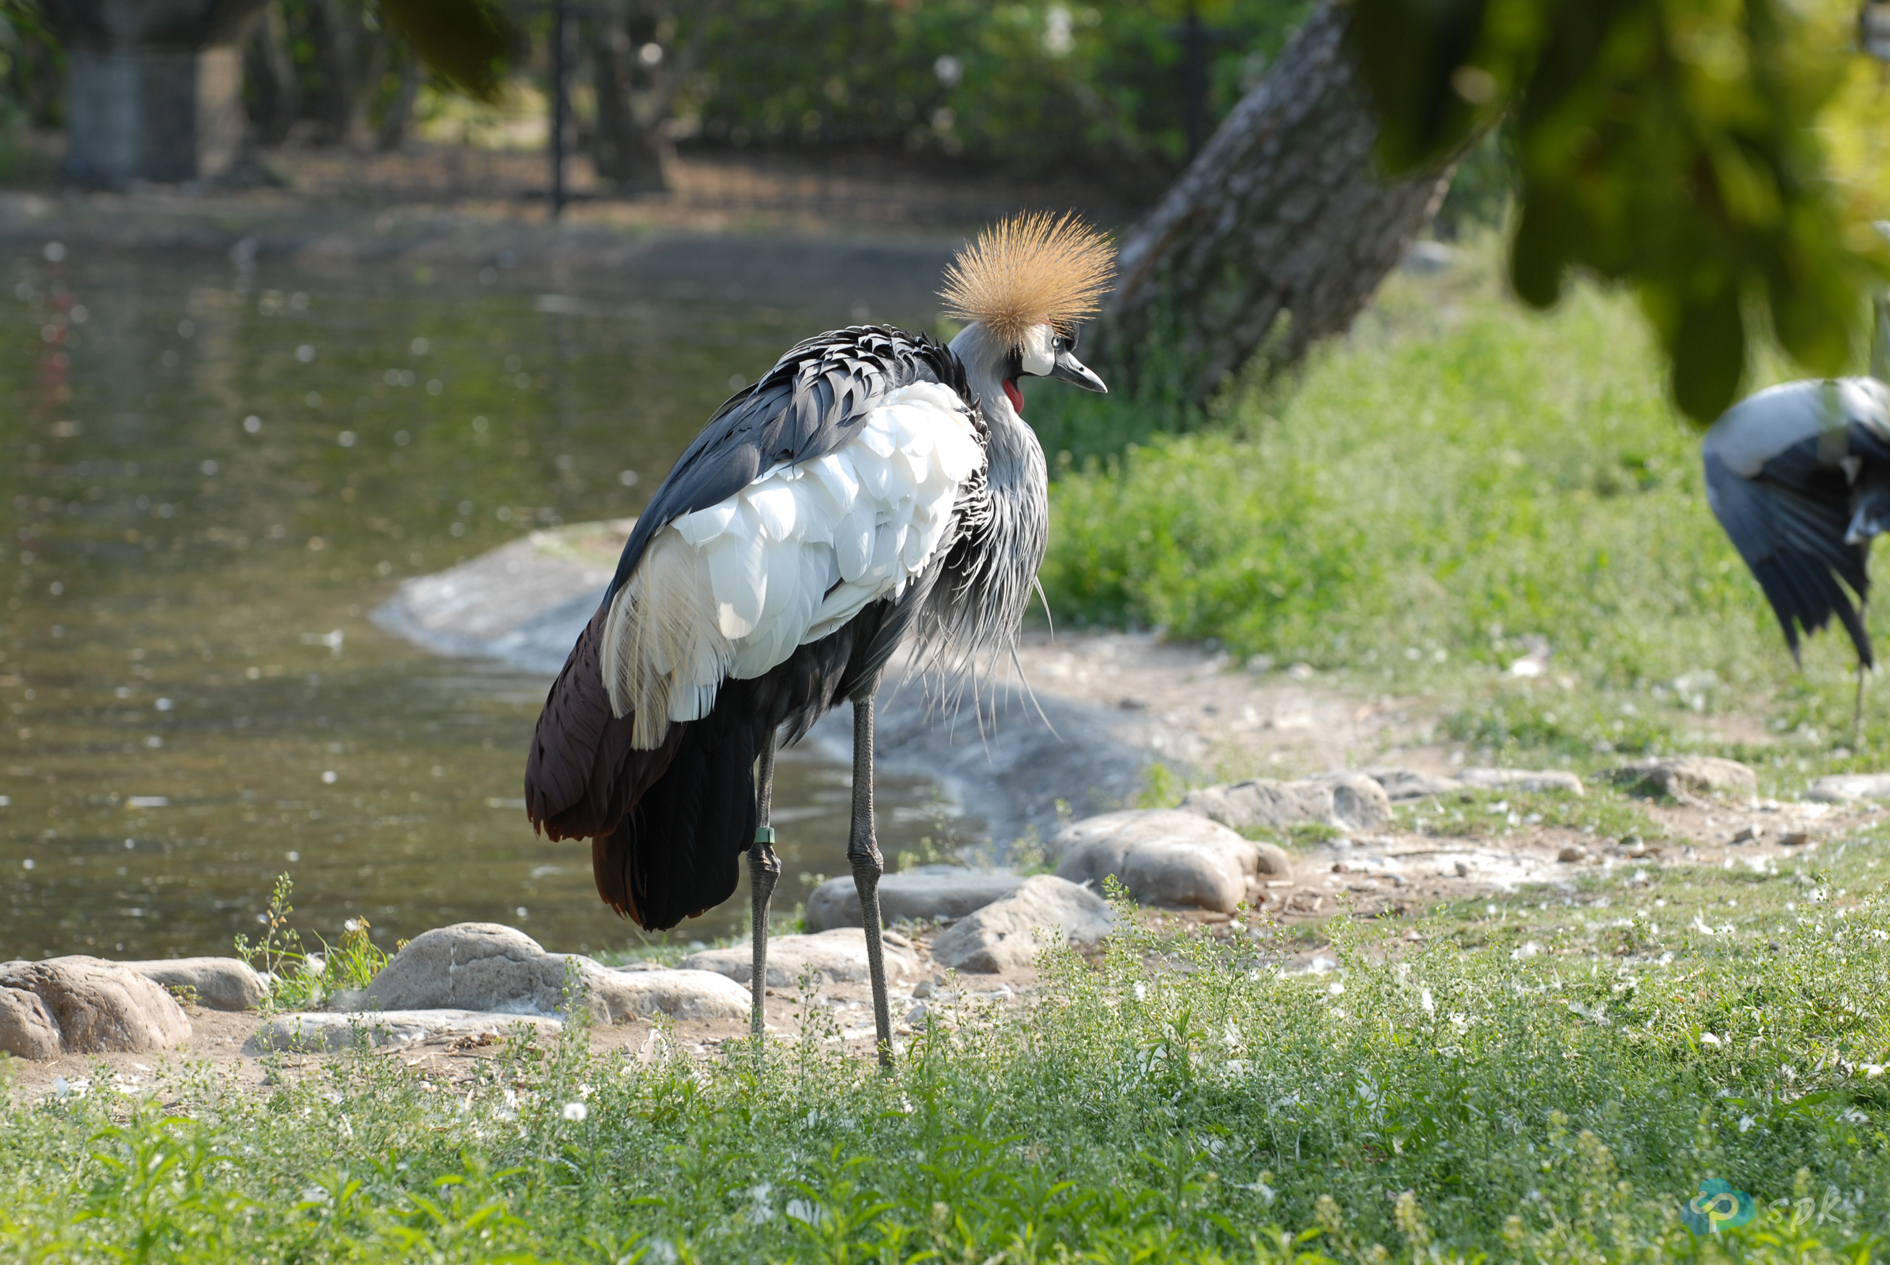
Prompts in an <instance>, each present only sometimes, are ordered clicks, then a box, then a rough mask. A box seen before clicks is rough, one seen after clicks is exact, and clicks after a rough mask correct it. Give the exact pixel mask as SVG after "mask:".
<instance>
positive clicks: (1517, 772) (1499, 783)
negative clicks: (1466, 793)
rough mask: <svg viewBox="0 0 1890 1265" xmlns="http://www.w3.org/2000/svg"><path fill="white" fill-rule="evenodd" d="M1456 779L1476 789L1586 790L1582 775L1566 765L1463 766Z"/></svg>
mask: <svg viewBox="0 0 1890 1265" xmlns="http://www.w3.org/2000/svg"><path fill="white" fill-rule="evenodd" d="M1457 780H1458V781H1459V782H1461V783H1463V784H1464V785H1465V786H1470V787H1475V788H1476V789H1478V790H1490V791H1500V790H1519V791H1567V792H1568V793H1569V794H1570V795H1582V794H1586V788H1585V787H1584V786H1583V785H1582V780H1581V778H1579V777H1577V776H1575V774H1573V773H1570V772H1569V771H1568V770H1567V769H1483V768H1473V769H1463V770H1461V771H1460V772H1459V773H1458V774H1457Z"/></svg>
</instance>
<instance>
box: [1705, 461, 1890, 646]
mask: <svg viewBox="0 0 1890 1265" xmlns="http://www.w3.org/2000/svg"><path fill="white" fill-rule="evenodd" d="M1705 465H1706V481H1707V488H1708V492H1709V500H1710V502H1711V504H1712V508H1713V514H1714V516H1715V517H1716V518H1718V519H1719V523H1720V526H1721V527H1723V528H1725V530H1726V535H1727V537H1728V538H1729V539H1730V540H1731V541H1732V543H1733V547H1734V548H1735V549H1737V550H1738V551H1739V555H1740V557H1742V558H1744V559H1745V562H1746V566H1747V567H1748V568H1750V569H1751V571H1752V575H1753V578H1754V579H1756V580H1757V581H1758V582H1759V588H1760V589H1761V590H1763V591H1764V593H1765V599H1766V601H1767V602H1769V603H1770V604H1771V607H1772V613H1773V614H1774V615H1776V616H1777V617H1778V622H1779V628H1780V630H1781V631H1783V632H1784V634H1785V644H1786V646H1788V647H1789V648H1790V649H1791V652H1792V659H1793V661H1794V662H1796V663H1799V664H1801V665H1802V663H1803V659H1802V656H1801V652H1800V645H1799V634H1800V630H1801V629H1802V630H1803V633H1804V635H1806V636H1809V635H1810V634H1812V633H1815V632H1817V631H1818V630H1819V629H1821V628H1823V627H1824V626H1825V625H1826V624H1828V623H1829V622H1830V621H1831V617H1832V616H1833V615H1835V616H1837V618H1838V621H1839V622H1840V623H1842V624H1843V625H1844V630H1845V631H1846V632H1847V633H1849V634H1850V638H1851V643H1852V644H1853V645H1854V646H1855V647H1856V648H1857V656H1858V659H1859V660H1860V661H1861V662H1863V663H1864V664H1866V665H1869V664H1871V663H1872V662H1873V660H1874V656H1873V655H1872V652H1871V644H1870V631H1869V629H1867V628H1866V627H1865V626H1864V621H1863V618H1862V616H1861V615H1860V613H1859V609H1858V606H1857V605H1855V604H1853V603H1852V601H1851V597H1850V593H1847V592H1846V591H1845V586H1846V585H1848V586H1849V587H1850V591H1851V592H1853V593H1855V594H1856V595H1857V597H1858V599H1859V602H1860V603H1861V601H1862V599H1864V598H1865V597H1866V596H1867V595H1868V591H1869V588H1870V580H1869V577H1868V575H1867V574H1866V573H1865V569H1864V563H1865V557H1866V554H1865V550H1864V549H1863V548H1862V547H1861V546H1856V545H1847V544H1845V543H1844V535H1845V531H1846V530H1847V527H1848V523H1849V511H1848V508H1847V506H1846V505H1845V504H1844V503H1842V502H1833V501H1832V500H1831V499H1830V497H1829V495H1828V494H1823V490H1822V489H1821V490H1820V491H1821V494H1820V495H1819V496H1816V497H1814V496H1811V495H1807V494H1806V492H1804V491H1800V490H1797V489H1795V488H1794V487H1788V486H1786V485H1785V484H1784V483H1781V482H1779V481H1777V480H1775V479H1773V478H1772V477H1771V476H1770V474H1769V473H1768V472H1767V471H1761V472H1760V473H1759V474H1757V475H1756V476H1755V477H1753V478H1750V479H1748V478H1744V477H1742V476H1740V475H1737V474H1734V473H1733V472H1732V471H1731V470H1730V469H1728V468H1727V466H1726V464H1725V463H1724V462H1723V461H1720V460H1717V459H1716V457H1715V455H1714V454H1713V453H1711V452H1709V453H1708V454H1707V456H1706V462H1705Z"/></svg>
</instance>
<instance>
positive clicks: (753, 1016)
mask: <svg viewBox="0 0 1890 1265" xmlns="http://www.w3.org/2000/svg"><path fill="white" fill-rule="evenodd" d="M760 763H761V767H760V768H759V769H758V770H757V771H756V775H755V843H754V846H753V847H751V848H749V849H748V895H749V898H750V899H751V900H752V901H753V902H754V909H753V913H754V949H755V956H754V961H753V967H754V975H753V977H752V978H751V979H750V980H749V995H750V996H751V997H752V998H753V999H754V1004H753V1006H752V1008H751V1009H750V1011H749V1015H748V1030H749V1031H750V1032H752V1033H754V1034H755V1035H756V1036H760V1035H761V1033H762V1028H763V1021H764V1019H765V1018H766V1016H765V1014H764V1013H763V1012H764V1011H765V1009H766V1005H767V1003H766V1002H764V1001H763V1000H762V999H763V998H765V997H766V996H767V995H768V900H769V898H770V897H772V896H773V895H774V885H775V882H776V881H777V880H778V879H779V878H780V877H781V859H780V858H779V857H777V856H775V854H774V827H772V826H770V825H769V824H768V820H769V812H770V810H771V809H772V807H773V800H774V730H772V729H770V730H769V731H768V738H767V741H766V742H764V743H763V744H762V747H761V762H760Z"/></svg>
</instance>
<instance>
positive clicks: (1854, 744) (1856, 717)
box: [1851, 660, 1866, 751]
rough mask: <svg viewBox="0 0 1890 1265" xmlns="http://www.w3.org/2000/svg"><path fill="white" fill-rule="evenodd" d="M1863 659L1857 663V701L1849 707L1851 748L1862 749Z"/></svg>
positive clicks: (1854, 749) (1853, 749)
mask: <svg viewBox="0 0 1890 1265" xmlns="http://www.w3.org/2000/svg"><path fill="white" fill-rule="evenodd" d="M1865 671H1866V669H1865V667H1864V664H1863V661H1862V660H1859V661H1858V664H1857V702H1856V704H1855V705H1854V706H1853V707H1852V708H1851V750H1852V751H1862V750H1863V749H1864V673H1865Z"/></svg>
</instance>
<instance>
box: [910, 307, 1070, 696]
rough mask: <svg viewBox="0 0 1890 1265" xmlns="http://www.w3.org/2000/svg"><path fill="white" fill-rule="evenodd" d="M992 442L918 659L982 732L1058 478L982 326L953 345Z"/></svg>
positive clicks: (924, 624)
mask: <svg viewBox="0 0 1890 1265" xmlns="http://www.w3.org/2000/svg"><path fill="white" fill-rule="evenodd" d="M951 349H952V352H953V354H955V355H956V356H957V357H958V358H959V360H960V361H961V362H963V364H964V366H965V377H966V381H967V382H968V383H969V385H970V386H971V389H972V391H973V393H974V394H976V395H977V396H978V401H979V407H980V411H981V413H982V415H983V418H984V422H985V425H986V426H987V427H988V428H989V431H990V437H989V442H988V444H987V447H986V449H985V473H984V479H983V480H982V481H980V480H976V479H974V480H973V481H972V482H971V483H969V484H967V486H966V487H965V488H964V489H963V490H962V491H961V492H960V496H959V503H958V506H957V507H956V509H955V517H956V518H957V519H958V537H957V540H956V542H955V543H954V544H953V545H952V547H951V548H950V549H949V550H947V551H945V561H944V563H943V565H944V574H942V575H941V576H940V577H939V581H938V583H937V585H936V586H935V587H934V588H933V590H932V593H931V595H930V597H929V598H928V600H927V602H926V610H925V614H924V617H923V618H922V619H921V620H920V621H919V624H920V626H919V630H918V631H919V638H918V647H917V648H918V658H917V661H918V662H919V663H920V664H922V665H924V666H925V667H926V668H928V669H931V670H933V671H934V672H935V673H936V691H935V692H934V694H933V697H934V700H935V701H937V702H939V703H943V704H946V705H948V706H950V707H954V708H955V707H957V706H959V705H961V704H962V702H963V701H964V697H965V692H966V687H969V689H970V695H971V701H972V704H973V707H974V708H975V709H976V710H977V712H978V716H979V724H980V726H982V724H983V721H984V717H985V709H984V707H983V705H982V701H981V686H982V683H983V682H984V681H985V680H988V679H989V676H990V674H991V672H992V670H993V669H995V668H996V667H997V664H998V660H999V659H1000V658H1010V657H1012V655H1013V652H1014V648H1015V645H1016V640H1017V630H1018V627H1019V625H1020V624H1022V622H1023V618H1024V610H1025V608H1026V607H1028V606H1029V604H1030V597H1031V593H1032V592H1033V591H1034V589H1035V587H1036V581H1037V568H1038V566H1039V565H1040V564H1041V563H1042V562H1043V554H1044V546H1045V544H1046V543H1047V541H1048V539H1049V528H1050V501H1049V478H1048V470H1047V468H1046V467H1045V464H1044V457H1043V446H1042V445H1041V444H1039V443H1038V442H1037V435H1036V432H1035V431H1033V430H1031V429H1030V427H1029V426H1028V425H1026V424H1025V422H1024V419H1023V418H1021V417H1019V416H1018V415H1017V412H1016V410H1014V409H1013V408H1012V407H1011V404H1010V400H1009V399H1008V398H1006V396H1005V394H1004V375H1005V372H1006V370H1007V369H1008V368H1009V362H1010V349H1009V348H1008V347H1006V346H1003V345H1002V344H1000V343H999V342H998V340H997V339H995V338H993V337H992V336H991V334H990V332H989V331H988V330H986V329H985V328H984V326H982V325H978V324H973V325H969V326H967V327H966V328H965V330H964V332H963V333H961V334H959V335H958V337H957V338H955V339H953V340H952V344H951Z"/></svg>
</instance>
